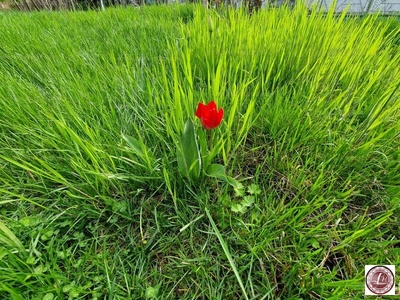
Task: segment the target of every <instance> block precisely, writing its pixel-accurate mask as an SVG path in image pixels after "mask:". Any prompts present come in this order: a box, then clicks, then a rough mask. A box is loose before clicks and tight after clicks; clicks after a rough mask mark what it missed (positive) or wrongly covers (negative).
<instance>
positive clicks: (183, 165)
mask: <svg viewBox="0 0 400 300" xmlns="http://www.w3.org/2000/svg"><path fill="white" fill-rule="evenodd" d="M176 154H177V160H178V168H179V171H180V172H181V173H182V174H183V175H184V176H186V177H187V178H189V179H190V180H197V179H199V178H200V171H201V155H200V151H199V147H198V145H197V140H196V133H195V130H194V124H193V121H192V120H191V119H188V120H187V121H186V123H185V128H184V130H183V134H182V137H181V140H180V141H179V144H178V148H177V153H176Z"/></svg>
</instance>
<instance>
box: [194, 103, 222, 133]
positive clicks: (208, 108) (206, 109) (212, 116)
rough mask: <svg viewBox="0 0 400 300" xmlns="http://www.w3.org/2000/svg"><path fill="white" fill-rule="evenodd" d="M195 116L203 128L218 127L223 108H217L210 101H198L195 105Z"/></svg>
mask: <svg viewBox="0 0 400 300" xmlns="http://www.w3.org/2000/svg"><path fill="white" fill-rule="evenodd" d="M196 117H198V118H199V119H200V121H201V124H202V125H203V128H204V129H213V128H216V127H218V126H219V125H220V124H221V122H222V118H223V117H224V110H223V109H222V108H220V109H219V110H217V105H216V104H215V102H214V101H211V102H210V103H208V104H207V105H205V104H203V103H201V102H200V103H199V104H198V105H197V111H196Z"/></svg>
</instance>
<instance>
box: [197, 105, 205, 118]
mask: <svg viewBox="0 0 400 300" xmlns="http://www.w3.org/2000/svg"><path fill="white" fill-rule="evenodd" d="M206 110H207V107H206V106H205V105H204V104H203V103H201V102H199V104H198V105H197V110H196V117H199V118H201V117H202V116H203V115H204V112H205V111H206Z"/></svg>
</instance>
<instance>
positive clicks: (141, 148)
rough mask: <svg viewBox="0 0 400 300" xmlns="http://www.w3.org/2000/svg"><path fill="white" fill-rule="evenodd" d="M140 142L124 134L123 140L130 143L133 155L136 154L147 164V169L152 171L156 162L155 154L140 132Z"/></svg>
mask: <svg viewBox="0 0 400 300" xmlns="http://www.w3.org/2000/svg"><path fill="white" fill-rule="evenodd" d="M138 136H139V140H138V139H135V138H133V137H131V136H129V135H126V134H122V138H123V139H124V140H125V141H126V142H127V143H128V145H129V146H130V148H131V149H132V151H133V153H135V154H136V155H137V156H138V157H139V158H140V159H141V160H142V161H143V162H144V163H145V164H146V167H147V168H148V169H149V170H150V171H152V170H153V169H154V164H155V162H156V159H155V156H154V154H153V153H152V152H151V151H150V150H149V148H148V147H147V146H146V145H145V143H144V142H143V140H142V138H141V137H140V134H139V132H138Z"/></svg>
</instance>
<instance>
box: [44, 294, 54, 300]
mask: <svg viewBox="0 0 400 300" xmlns="http://www.w3.org/2000/svg"><path fill="white" fill-rule="evenodd" d="M53 299H54V294H52V293H47V294H46V295H44V297H43V300H53Z"/></svg>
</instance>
